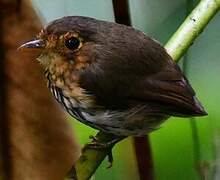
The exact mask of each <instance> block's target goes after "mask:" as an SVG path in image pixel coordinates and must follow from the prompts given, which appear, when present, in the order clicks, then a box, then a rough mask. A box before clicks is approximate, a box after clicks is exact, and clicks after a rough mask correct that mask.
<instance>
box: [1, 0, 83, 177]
mask: <svg viewBox="0 0 220 180" xmlns="http://www.w3.org/2000/svg"><path fill="white" fill-rule="evenodd" d="M6 2H7V3H11V4H10V5H8V4H7V3H4V5H7V6H5V8H4V7H3V5H2V4H1V9H2V10H3V9H4V12H3V13H4V16H3V19H2V25H1V26H2V27H3V30H2V34H3V48H4V57H5V58H4V73H5V79H4V80H5V81H4V89H5V91H4V92H5V94H4V99H5V106H4V111H5V112H4V113H5V119H4V120H5V122H6V123H3V124H6V125H7V127H5V128H6V129H7V133H6V134H5V136H6V135H7V136H8V137H3V138H6V139H8V143H6V144H8V145H9V147H8V148H6V149H7V150H8V151H9V152H7V155H8V157H7V159H6V158H5V157H3V160H4V162H3V165H7V164H8V166H9V165H10V167H9V168H10V169H9V170H10V177H8V178H7V179H12V180H14V179H16V180H30V179H31V180H61V179H63V177H64V176H65V174H66V173H67V171H68V170H69V169H70V168H71V166H72V165H73V163H74V161H75V159H76V157H78V155H79V148H78V146H77V145H76V143H75V141H74V139H73V133H72V128H71V126H70V124H69V123H68V121H67V120H66V117H65V115H64V113H63V112H62V111H61V110H60V107H59V105H58V104H57V103H56V102H55V100H54V99H53V98H52V97H51V94H50V92H49V90H48V89H47V87H46V83H45V81H44V79H43V78H44V77H43V70H42V69H41V68H40V67H39V65H38V63H37V62H36V60H35V57H36V55H37V54H33V53H26V54H21V53H19V52H17V51H16V49H17V47H18V46H19V45H20V44H22V42H25V41H26V40H29V39H31V38H33V37H34V35H35V34H36V33H37V32H38V31H39V29H40V28H41V25H40V21H39V19H38V18H37V16H36V15H35V13H34V11H33V9H32V7H31V5H30V4H29V1H22V2H20V1H19V0H18V1H13V0H11V1H9V0H7V1H6ZM13 5H14V6H15V8H13ZM7 7H10V8H8V9H7ZM1 14H2V13H1ZM3 153H4V151H3ZM0 159H1V158H0ZM6 160H7V161H8V162H5V161H6ZM0 168H1V163H0ZM0 172H1V171H0Z"/></svg>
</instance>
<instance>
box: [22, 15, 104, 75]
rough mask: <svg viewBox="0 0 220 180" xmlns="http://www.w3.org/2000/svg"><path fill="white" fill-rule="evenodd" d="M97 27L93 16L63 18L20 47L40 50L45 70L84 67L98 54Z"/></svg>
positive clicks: (98, 38) (40, 58)
mask: <svg viewBox="0 0 220 180" xmlns="http://www.w3.org/2000/svg"><path fill="white" fill-rule="evenodd" d="M97 26H98V24H97V22H96V20H94V19H92V18H86V17H77V16H70V17H64V18H61V19H58V20H55V21H52V22H51V23H50V24H48V25H46V26H45V27H44V28H43V29H42V30H41V31H40V33H39V34H38V35H37V36H36V38H35V39H34V40H32V41H29V42H27V43H25V44H23V45H21V46H20V47H19V50H39V51H40V56H39V57H38V58H37V59H38V60H39V61H40V63H41V64H43V65H44V67H45V68H46V69H53V68H54V67H61V68H65V67H69V68H72V69H74V70H81V69H83V68H85V67H86V66H87V65H89V64H90V63H91V62H92V61H94V59H95V57H96V56H97V47H98V46H100V44H99V41H100V39H101V38H100V36H99V37H97ZM61 64H62V65H61ZM58 71H62V69H60V70H58Z"/></svg>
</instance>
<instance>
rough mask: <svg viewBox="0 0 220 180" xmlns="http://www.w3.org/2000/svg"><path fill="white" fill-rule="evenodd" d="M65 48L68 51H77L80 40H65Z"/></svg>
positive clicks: (72, 38) (74, 38)
mask: <svg viewBox="0 0 220 180" xmlns="http://www.w3.org/2000/svg"><path fill="white" fill-rule="evenodd" d="M65 46H66V47H67V48H68V49H70V50H77V49H78V48H79V46H80V40H79V39H78V38H76V37H71V38H69V39H67V40H65Z"/></svg>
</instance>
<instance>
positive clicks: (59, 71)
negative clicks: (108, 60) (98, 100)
mask: <svg viewBox="0 0 220 180" xmlns="http://www.w3.org/2000/svg"><path fill="white" fill-rule="evenodd" d="M87 66H88V61H87V60H86V58H84V57H83V56H77V58H76V59H75V60H74V63H70V62H68V61H67V60H63V59H62V57H61V56H59V55H54V56H53V59H52V60H51V63H50V66H49V68H48V69H47V77H49V78H48V81H50V83H51V84H52V85H53V86H56V87H58V88H60V89H61V90H62V92H63V94H64V95H65V96H67V97H70V98H74V99H75V100H76V101H78V102H79V103H80V104H81V105H82V106H83V107H84V108H89V107H92V106H94V98H93V97H92V96H91V95H89V94H88V92H86V91H85V90H84V89H82V88H81V87H80V86H79V83H78V82H79V76H80V71H81V70H83V68H85V67H87Z"/></svg>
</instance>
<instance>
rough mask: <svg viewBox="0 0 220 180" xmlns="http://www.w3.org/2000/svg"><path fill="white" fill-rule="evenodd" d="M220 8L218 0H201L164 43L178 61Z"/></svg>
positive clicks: (219, 0)
mask: <svg viewBox="0 0 220 180" xmlns="http://www.w3.org/2000/svg"><path fill="white" fill-rule="evenodd" d="M219 8H220V0H202V1H201V2H200V3H199V4H198V5H197V6H196V8H195V9H194V10H193V11H192V12H191V13H190V15H189V16H188V17H187V18H186V20H185V21H184V22H183V23H182V25H181V26H180V27H179V29H178V30H177V31H176V32H175V33H174V35H173V36H172V37H171V38H170V40H169V41H168V42H167V44H166V45H165V48H166V49H167V52H168V53H169V54H170V55H171V57H172V58H173V59H174V61H178V60H179V59H180V58H181V57H182V55H183V54H184V53H185V52H186V51H187V50H188V49H189V47H190V46H191V45H192V44H193V41H194V40H195V39H196V38H197V37H198V36H199V34H200V33H201V32H202V31H203V29H204V28H205V27H206V25H207V24H208V22H209V21H210V20H211V19H212V17H213V16H214V15H215V14H216V13H217V12H218V10H219Z"/></svg>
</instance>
